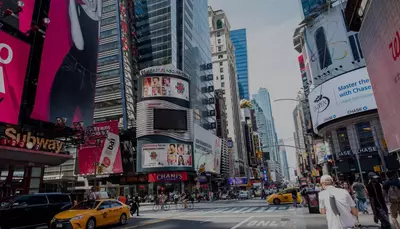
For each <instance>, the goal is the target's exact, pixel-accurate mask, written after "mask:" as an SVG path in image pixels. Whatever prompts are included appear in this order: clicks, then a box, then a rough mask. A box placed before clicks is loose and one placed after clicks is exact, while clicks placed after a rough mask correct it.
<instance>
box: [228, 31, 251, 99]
mask: <svg viewBox="0 0 400 229" xmlns="http://www.w3.org/2000/svg"><path fill="white" fill-rule="evenodd" d="M231 40H232V42H233V45H234V46H235V59H236V73H237V79H238V80H237V81H238V88H239V97H240V99H247V100H249V70H248V59H247V39H246V29H237V30H232V31H231Z"/></svg>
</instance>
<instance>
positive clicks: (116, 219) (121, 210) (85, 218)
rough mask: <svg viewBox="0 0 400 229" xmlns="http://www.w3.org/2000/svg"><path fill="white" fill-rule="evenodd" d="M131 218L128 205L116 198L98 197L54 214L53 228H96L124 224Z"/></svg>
mask: <svg viewBox="0 0 400 229" xmlns="http://www.w3.org/2000/svg"><path fill="white" fill-rule="evenodd" d="M130 218H131V214H130V208H129V206H128V205H126V204H124V203H122V202H120V201H118V200H114V199H98V200H87V201H83V202H80V203H79V204H77V205H76V206H74V207H73V208H71V209H70V210H67V211H63V212H60V213H58V214H57V215H55V216H54V218H53V219H52V220H51V222H50V228H51V229H64V228H68V229H70V228H71V229H75V228H87V229H94V228H96V227H102V226H107V225H113V224H117V223H119V224H120V225H124V224H126V223H127V222H128V220H129V219H130Z"/></svg>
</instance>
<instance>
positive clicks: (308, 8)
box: [301, 0, 327, 17]
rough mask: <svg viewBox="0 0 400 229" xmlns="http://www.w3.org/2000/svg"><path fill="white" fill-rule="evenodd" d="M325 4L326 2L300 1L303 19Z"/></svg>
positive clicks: (319, 0)
mask: <svg viewBox="0 0 400 229" xmlns="http://www.w3.org/2000/svg"><path fill="white" fill-rule="evenodd" d="M326 2H327V0H301V8H302V9H303V14H304V17H308V16H310V14H312V13H314V12H315V11H316V10H317V9H318V8H321V6H323V5H324V4H326Z"/></svg>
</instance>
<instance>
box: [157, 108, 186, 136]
mask: <svg viewBox="0 0 400 229" xmlns="http://www.w3.org/2000/svg"><path fill="white" fill-rule="evenodd" d="M154 129H155V130H181V131H186V130H187V111H186V110H172V109H154Z"/></svg>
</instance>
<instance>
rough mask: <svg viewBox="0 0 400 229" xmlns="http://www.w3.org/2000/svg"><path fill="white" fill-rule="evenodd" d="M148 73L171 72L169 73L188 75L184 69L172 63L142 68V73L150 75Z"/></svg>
mask: <svg viewBox="0 0 400 229" xmlns="http://www.w3.org/2000/svg"><path fill="white" fill-rule="evenodd" d="M148 74H169V75H178V76H182V77H186V75H185V74H184V73H183V71H181V70H179V69H176V68H175V67H174V66H173V65H172V64H171V65H164V66H155V67H149V68H145V69H143V70H140V75H142V76H144V75H148Z"/></svg>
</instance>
